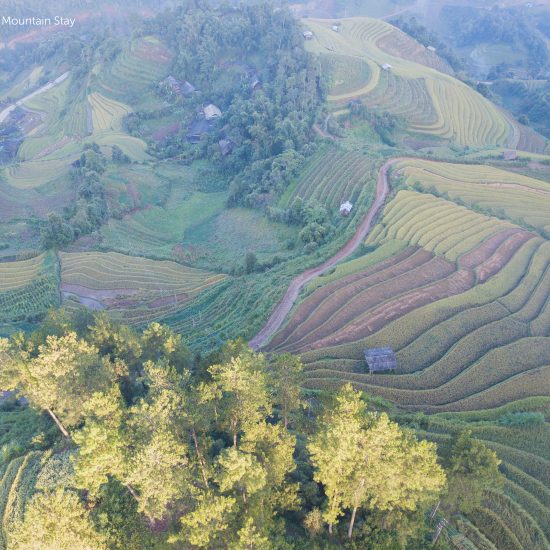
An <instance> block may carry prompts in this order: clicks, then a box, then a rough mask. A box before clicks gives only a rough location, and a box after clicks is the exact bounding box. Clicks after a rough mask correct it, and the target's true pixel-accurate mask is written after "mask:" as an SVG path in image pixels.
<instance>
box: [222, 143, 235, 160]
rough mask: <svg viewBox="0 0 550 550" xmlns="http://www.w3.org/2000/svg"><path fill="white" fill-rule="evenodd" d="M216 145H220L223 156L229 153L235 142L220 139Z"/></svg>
mask: <svg viewBox="0 0 550 550" xmlns="http://www.w3.org/2000/svg"><path fill="white" fill-rule="evenodd" d="M218 145H219V146H220V151H221V153H222V155H223V156H224V157H225V156H227V155H229V154H231V153H232V152H233V149H234V148H235V143H234V142H233V141H232V140H230V139H220V141H218Z"/></svg>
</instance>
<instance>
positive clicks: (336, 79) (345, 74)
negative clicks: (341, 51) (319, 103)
mask: <svg viewBox="0 0 550 550" xmlns="http://www.w3.org/2000/svg"><path fill="white" fill-rule="evenodd" d="M320 59H321V63H322V67H323V70H324V71H327V72H328V74H329V75H330V89H329V95H331V96H341V95H343V96H345V95H347V94H349V93H354V92H355V91H356V90H360V89H362V88H363V87H364V86H366V85H367V84H368V83H369V81H370V79H371V76H372V75H371V69H370V66H369V64H368V63H367V62H366V61H365V60H364V59H361V58H358V57H350V56H346V55H323V56H321V58H320Z"/></svg>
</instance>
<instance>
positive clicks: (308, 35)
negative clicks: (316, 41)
mask: <svg viewBox="0 0 550 550" xmlns="http://www.w3.org/2000/svg"><path fill="white" fill-rule="evenodd" d="M302 36H303V37H304V40H313V33H312V32H311V31H304V32H303V33H302Z"/></svg>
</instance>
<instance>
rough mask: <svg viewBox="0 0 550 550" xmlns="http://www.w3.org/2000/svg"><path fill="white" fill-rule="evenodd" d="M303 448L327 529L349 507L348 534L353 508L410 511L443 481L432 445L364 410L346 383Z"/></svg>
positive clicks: (434, 496)
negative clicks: (321, 496)
mask: <svg viewBox="0 0 550 550" xmlns="http://www.w3.org/2000/svg"><path fill="white" fill-rule="evenodd" d="M308 448H309V450H310V453H311V458H312V462H313V464H314V466H315V468H316V471H315V479H316V480H317V481H318V482H320V483H321V484H322V485H323V487H324V489H325V493H326V495H327V501H328V502H327V507H326V510H325V514H324V518H325V521H327V523H328V524H329V530H330V532H332V525H333V524H334V523H336V521H337V520H338V517H339V516H340V515H342V514H343V512H344V510H346V509H347V510H351V519H350V523H349V528H348V537H349V538H351V537H352V534H353V527H354V523H355V519H356V514H357V511H358V510H359V509H361V508H365V509H368V510H373V511H378V512H385V513H388V514H391V513H393V512H396V511H416V510H417V509H419V508H420V509H421V508H422V507H423V506H425V505H427V504H429V503H431V502H433V501H434V500H436V499H437V497H438V495H439V493H440V492H441V490H442V489H443V486H444V484H445V474H444V472H443V469H442V468H441V466H439V464H438V463H437V455H436V451H435V445H434V444H433V443H429V442H427V441H418V440H417V439H416V438H415V437H414V435H413V434H412V433H411V432H408V431H404V430H402V429H401V428H400V427H399V426H398V425H397V424H396V423H395V422H392V421H390V419H389V418H388V416H387V415H386V414H385V413H382V414H379V413H375V412H369V411H367V410H366V404H365V402H364V401H363V400H362V399H361V394H360V392H357V391H354V390H353V388H352V387H351V385H349V384H348V385H346V386H344V387H343V388H342V389H341V390H340V391H339V392H338V394H337V395H336V400H335V404H334V405H333V406H332V407H331V408H329V410H328V411H327V412H326V413H325V414H324V415H323V417H322V418H321V419H320V422H319V429H318V432H317V433H316V434H315V435H314V436H313V437H312V438H311V441H310V443H309V445H308Z"/></svg>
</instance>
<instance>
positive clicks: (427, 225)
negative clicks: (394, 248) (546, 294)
mask: <svg viewBox="0 0 550 550" xmlns="http://www.w3.org/2000/svg"><path fill="white" fill-rule="evenodd" d="M531 238H532V235H531V234H529V233H527V232H524V231H520V230H519V229H517V228H515V229H514V228H513V227H512V225H511V224H508V223H506V222H500V221H499V220H495V219H491V218H488V217H487V216H482V215H480V214H477V213H474V212H470V211H468V210H467V209H466V208H463V207H460V206H457V205H456V204H454V203H451V202H448V201H445V200H442V199H438V198H436V197H433V196H430V195H424V194H420V193H415V192H413V191H400V192H399V193H398V195H397V196H396V198H395V199H394V200H393V201H392V202H391V203H390V204H389V205H388V206H387V207H386V209H385V211H384V216H383V220H382V223H381V224H380V225H379V226H378V228H377V229H375V230H374V232H373V234H372V236H370V237H369V242H376V243H381V242H388V241H390V242H391V241H396V240H397V241H404V242H406V243H408V244H409V248H408V249H406V250H405V252H401V253H400V254H398V255H395V256H393V257H391V258H389V259H386V260H384V261H383V262H382V263H380V264H377V265H376V266H375V267H374V268H370V269H369V270H367V271H364V272H359V273H356V274H353V275H349V276H347V277H343V278H341V279H339V280H337V281H335V282H332V283H330V284H328V285H325V286H324V287H320V288H317V290H316V291H314V292H313V293H312V294H311V295H310V296H308V297H307V298H306V299H305V300H304V301H303V302H302V304H301V305H300V306H299V307H298V308H297V310H296V311H295V314H294V316H293V317H292V318H291V320H290V321H289V322H288V324H287V325H286V326H285V327H284V328H283V329H282V331H281V332H280V333H279V334H277V335H276V336H275V337H274V339H273V341H272V343H271V344H270V348H273V349H277V348H278V347H280V346H283V347H284V349H290V350H292V351H301V352H304V351H307V349H314V348H319V347H327V346H328V347H330V346H335V345H338V344H341V343H343V342H344V341H347V342H351V341H354V340H356V339H358V338H361V337H365V336H366V335H368V334H370V333H372V332H375V331H376V330H379V329H380V328H381V326H383V325H384V324H386V323H387V322H389V321H390V320H391V319H392V318H396V317H399V316H401V315H403V314H404V313H406V312H407V311H410V310H412V309H416V308H417V307H421V306H423V305H425V304H426V303H428V302H433V301H435V300H436V299H441V298H444V297H446V296H451V295H454V294H459V293H461V292H464V291H466V290H467V289H468V288H471V287H472V286H473V285H474V284H475V282H476V280H477V281H478V282H480V281H485V280H487V279H489V278H490V277H491V276H492V275H494V274H495V273H497V272H498V271H499V270H500V269H501V268H502V266H503V265H505V264H506V263H507V262H508V261H509V259H510V258H511V256H512V255H513V254H514V252H515V251H516V250H517V249H518V248H519V247H521V246H522V244H523V243H524V242H526V241H527V240H529V239H531ZM410 245H416V246H419V247H422V248H420V249H419V250H418V251H417V252H416V253H415V254H411V250H413V249H412V248H411V247H410ZM434 253H436V254H438V255H441V256H445V257H446V258H448V259H447V260H444V259H443V258H441V257H434ZM403 256H404V257H405V263H402V258H403ZM459 258H460V260H459V263H458V266H457V265H455V264H454V263H451V262H454V261H456V260H457V259H459ZM449 260H450V261H449ZM384 266H388V269H387V270H386V271H384V270H382V271H380V272H378V273H377V272H376V270H379V269H381V268H383V267H384ZM373 270H374V273H372V272H373ZM398 297H399V298H398ZM426 300H427V301H426ZM318 323H322V326H323V328H321V326H320V325H319V324H318Z"/></svg>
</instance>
